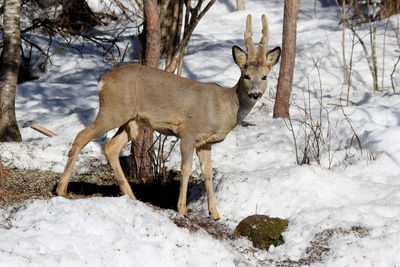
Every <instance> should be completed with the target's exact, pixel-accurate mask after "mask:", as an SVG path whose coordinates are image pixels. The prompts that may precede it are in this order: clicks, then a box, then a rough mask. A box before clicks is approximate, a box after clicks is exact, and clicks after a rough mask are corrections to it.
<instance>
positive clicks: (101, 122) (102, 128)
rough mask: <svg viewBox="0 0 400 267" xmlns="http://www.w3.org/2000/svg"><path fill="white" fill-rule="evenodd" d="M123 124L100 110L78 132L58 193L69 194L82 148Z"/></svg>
mask: <svg viewBox="0 0 400 267" xmlns="http://www.w3.org/2000/svg"><path fill="white" fill-rule="evenodd" d="M121 124H122V123H119V122H118V121H116V120H114V121H113V120H110V119H109V118H108V117H105V116H103V115H102V114H101V113H100V112H99V114H98V115H97V117H96V120H95V121H94V122H93V123H92V124H90V125H89V126H88V127H86V128H85V129H83V130H82V131H80V132H79V133H78V134H77V136H76V137H75V140H74V143H73V144H72V148H71V150H70V151H69V153H68V161H67V164H66V165H65V169H64V172H63V174H62V175H61V178H60V181H59V182H58V185H57V189H56V193H57V195H59V196H65V195H66V194H67V187H68V183H69V180H70V178H71V174H72V170H73V167H74V164H75V161H76V159H77V158H78V155H79V153H80V152H81V150H82V149H83V148H84V147H85V146H86V145H87V144H88V143H89V142H90V141H92V140H93V139H95V138H97V137H99V136H100V135H102V134H104V133H105V132H108V131H109V130H111V129H114V128H117V127H119V126H120V125H121Z"/></svg>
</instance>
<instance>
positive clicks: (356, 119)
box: [0, 0, 400, 266]
mask: <svg viewBox="0 0 400 267" xmlns="http://www.w3.org/2000/svg"><path fill="white" fill-rule="evenodd" d="M332 2H333V1H332ZM89 3H90V4H91V5H94V6H95V8H97V9H100V8H101V6H100V5H97V3H96V1H90V2H89ZM321 3H322V4H321ZM321 3H320V2H318V1H317V3H316V4H317V5H316V8H315V9H314V1H302V3H301V6H300V14H299V21H298V47H297V58H296V69H295V76H294V88H293V96H292V99H293V105H292V107H291V114H292V116H293V118H294V120H293V127H294V131H295V135H296V136H297V141H298V144H299V147H300V148H301V147H302V145H303V141H302V140H303V139H302V137H303V129H304V128H303V127H304V126H303V125H302V124H301V123H300V122H298V120H296V118H297V119H300V118H302V116H304V112H302V109H301V107H303V108H304V107H305V108H307V109H309V110H310V111H311V113H312V116H313V118H314V119H315V120H321V122H322V124H321V125H322V127H323V131H322V133H323V134H324V138H325V140H326V141H325V144H324V145H323V147H322V148H321V153H322V155H321V161H320V162H321V164H317V162H316V161H315V160H312V161H311V163H310V164H309V165H301V166H299V165H297V164H296V156H295V148H294V142H293V137H292V133H291V132H290V131H289V130H288V127H287V125H286V124H285V121H283V120H281V119H272V108H273V103H274V102H273V95H274V90H275V88H276V83H277V77H278V73H279V69H278V67H275V68H274V69H273V71H271V73H270V75H269V78H268V79H269V89H268V91H267V92H266V93H265V95H264V96H263V98H262V100H260V103H259V104H257V106H256V107H255V109H254V110H253V112H252V114H251V115H250V116H249V117H248V118H247V119H246V121H247V122H249V123H250V125H249V126H246V127H243V126H240V127H237V128H236V129H234V130H233V131H232V132H231V133H230V134H229V135H228V136H227V138H226V140H225V141H224V142H222V143H220V144H218V145H215V146H214V147H213V152H212V153H213V154H212V155H213V167H214V168H215V178H214V185H215V189H216V198H217V205H218V208H219V212H220V215H221V217H222V218H221V221H220V222H221V223H223V224H226V225H227V226H228V227H229V228H230V229H231V230H232V231H233V229H234V227H235V226H236V224H237V223H238V222H239V221H240V220H242V219H243V218H245V217H247V216H249V215H252V214H255V213H258V214H265V215H269V216H272V217H281V218H287V219H288V220H289V227H288V229H287V231H286V232H285V233H284V239H285V244H284V245H282V246H279V247H276V248H271V249H270V251H268V252H266V251H259V250H256V249H252V248H251V244H250V243H249V242H248V241H246V240H244V239H239V240H235V241H231V240H224V239H222V240H219V239H214V238H213V237H212V236H210V235H209V234H208V233H207V232H205V231H202V230H201V231H197V232H190V231H189V230H188V229H185V228H180V227H178V226H176V225H175V224H174V223H173V222H172V220H171V218H174V217H179V216H180V215H178V214H177V213H176V212H175V211H172V210H161V209H155V208H153V207H152V206H150V205H148V204H145V203H142V202H139V201H132V200H130V199H128V198H127V197H125V196H123V197H115V198H89V199H78V200H70V199H65V198H62V197H54V198H52V199H49V200H30V201H27V202H26V203H25V204H24V205H23V206H22V207H20V208H19V209H18V210H11V209H10V210H3V211H0V216H1V217H2V218H4V219H3V221H4V223H2V224H1V225H7V223H6V222H7V221H8V222H9V223H10V224H11V227H3V228H1V227H0V259H1V260H0V266H84V265H86V266H126V265H133V266H159V265H160V264H163V265H165V266H188V265H191V266H260V265H271V266H274V265H277V264H278V263H281V264H283V263H285V262H286V263H287V262H290V261H292V262H296V261H298V262H299V264H298V265H302V261H301V260H302V259H305V258H307V257H308V256H309V255H308V252H307V251H308V250H307V248H309V247H310V244H311V242H314V241H315V239H316V237H317V236H318V235H319V234H321V233H324V231H325V232H326V231H332V233H333V234H332V236H331V237H330V238H328V239H327V240H326V244H325V245H326V246H327V247H328V248H329V251H328V252H326V253H325V254H323V256H322V258H321V260H320V261H317V262H314V263H312V265H314V266H399V265H400V246H399V243H400V179H399V178H400V144H399V142H398V136H399V134H400V111H399V108H400V95H399V94H396V93H393V89H392V87H391V82H390V74H391V72H392V69H393V65H394V63H395V60H396V58H397V56H398V52H396V49H397V50H398V46H397V43H396V39H395V36H396V26H395V25H396V24H397V22H398V20H399V16H395V17H392V18H391V24H390V27H388V30H387V36H386V43H385V46H384V44H383V34H382V32H383V29H384V27H385V25H384V24H385V22H378V29H379V31H378V37H377V45H378V47H377V49H378V55H379V57H378V63H379V64H378V67H379V69H378V73H379V75H382V73H383V68H384V69H385V72H384V79H383V80H384V87H383V92H378V93H374V92H372V79H371V75H370V72H369V70H368V65H367V62H366V60H365V56H364V54H363V51H362V48H361V47H360V45H357V44H356V45H355V46H354V51H353V69H352V75H353V76H352V77H353V78H352V86H351V88H350V95H349V99H350V105H349V106H341V105H343V104H345V103H346V101H345V100H343V99H346V95H347V86H343V85H342V79H343V63H342V56H341V53H342V52H341V51H342V50H341V40H342V28H341V25H338V23H337V21H338V18H337V17H338V16H339V15H338V13H337V10H336V8H335V6H334V5H329V4H328V5H326V3H328V2H327V1H321ZM282 11H283V4H282V1H279V0H272V1H262V0H248V1H247V10H246V11H240V12H236V11H234V1H233V0H231V1H229V0H224V1H217V3H216V4H215V5H214V6H213V7H212V8H211V9H210V11H209V13H208V14H206V15H205V17H204V18H203V20H202V21H201V23H200V24H199V25H198V27H197V29H196V30H195V32H194V35H193V37H192V39H191V43H190V47H189V51H188V54H187V56H186V57H185V65H184V76H186V77H189V78H192V79H195V80H200V81H211V82H217V83H219V84H221V85H224V86H233V85H234V84H235V83H236V81H237V78H238V76H239V69H238V68H237V66H235V64H234V63H233V60H232V57H231V47H232V45H234V44H236V45H240V46H241V47H244V41H243V31H244V25H245V18H246V14H247V13H251V14H252V15H253V27H254V42H257V41H258V40H259V38H260V30H261V20H260V16H261V14H263V13H266V14H267V16H268V20H269V24H270V32H271V37H270V42H269V46H270V48H273V47H275V46H278V45H280V43H281V39H282V35H281V30H282V18H283V16H282ZM360 31H361V33H363V34H361V35H365V34H366V33H367V32H368V29H367V27H365V28H361V29H360ZM365 39H366V40H365V41H366V43H368V40H367V39H368V38H365ZM346 40H347V43H346V52H347V57H348V58H349V57H350V53H351V49H352V44H351V37H350V33H349V32H346ZM124 47H125V46H124ZM82 49H85V50H87V51H92V52H91V53H90V55H86V54H84V55H83V56H81V55H80V54H77V53H76V51H75V50H73V49H71V50H68V49H67V50H65V51H63V52H61V53H58V54H57V55H55V56H54V58H53V62H54V65H53V66H49V68H48V70H47V72H46V74H45V75H43V76H42V77H41V78H40V79H39V80H36V81H31V82H27V83H24V84H21V85H19V86H18V93H17V99H16V109H17V118H18V119H19V125H20V127H21V132H22V136H23V138H24V142H22V143H1V144H0V155H1V157H2V160H3V163H4V164H6V165H8V166H14V167H18V168H25V169H42V170H52V171H56V172H62V170H63V167H64V164H65V162H66V159H67V153H68V150H69V148H70V146H71V143H72V141H73V139H74V137H75V135H76V134H77V133H78V132H79V131H80V130H81V129H83V128H84V127H85V126H87V125H88V124H89V123H90V122H91V121H93V119H94V117H95V115H96V112H97V109H98V98H97V79H98V77H99V76H100V75H101V74H102V73H104V72H105V71H107V70H109V69H111V68H112V65H113V64H112V62H111V61H110V60H108V59H105V58H103V57H102V55H101V53H98V52H96V49H95V47H91V46H90V45H86V46H83V48H82ZM384 50H385V53H384V55H385V65H384V66H383V64H382V57H383V51H384ZM396 53H397V54H396ZM379 78H380V82H381V79H382V77H381V76H380V77H379ZM399 84H400V81H399V73H398V71H397V74H396V75H395V85H396V88H398V86H399ZM321 94H322V97H321V98H320V96H321ZM321 99H322V104H323V106H324V109H323V110H322V112H321V114H322V118H320V117H319V116H320V115H319V114H320V108H321V105H320V101H321ZM328 119H329V123H328ZM32 123H36V124H39V125H42V126H44V127H46V128H48V129H51V130H52V131H54V132H56V133H57V134H58V136H56V137H52V138H47V137H44V136H42V135H41V134H39V133H37V132H35V131H33V130H32V129H30V128H29V126H30V125H31V124H32ZM112 134H113V132H112V131H111V132H109V133H107V134H106V135H105V136H103V137H100V138H98V139H96V140H95V141H94V142H91V143H89V144H88V146H87V147H85V149H84V150H83V151H82V153H81V155H80V157H79V159H78V162H77V164H76V165H75V170H76V171H79V172H83V171H85V168H86V166H87V163H88V162H90V161H92V160H93V159H94V160H96V161H100V162H102V163H105V162H106V160H105V157H104V155H103V154H102V146H103V145H104V143H106V141H107V140H108V139H109V138H110V137H111V136H112ZM355 134H356V136H357V137H358V138H359V140H360V142H359V143H358V141H357V140H356V139H355ZM328 144H329V146H328ZM197 165H198V163H197ZM170 166H171V167H174V168H177V167H178V166H179V154H178V151H174V153H173V155H172V157H171V161H170ZM194 169H196V170H198V167H197V166H194ZM189 210H190V212H191V214H195V215H196V216H203V217H206V216H207V215H208V212H207V207H206V200H205V196H204V188H203V185H199V186H196V187H194V188H193V189H192V190H191V192H190V201H189ZM1 217H0V218H1ZM6 218H9V219H8V220H6ZM354 229H365V233H364V234H360V233H358V232H357V231H355V230H354ZM289 265H290V264H289Z"/></svg>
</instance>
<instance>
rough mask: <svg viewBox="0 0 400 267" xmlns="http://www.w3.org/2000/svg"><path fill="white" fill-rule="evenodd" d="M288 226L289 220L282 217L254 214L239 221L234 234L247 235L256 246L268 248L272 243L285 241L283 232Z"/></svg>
mask: <svg viewBox="0 0 400 267" xmlns="http://www.w3.org/2000/svg"><path fill="white" fill-rule="evenodd" d="M287 226H288V221H287V220H284V219H281V218H271V217H268V216H265V215H252V216H249V217H247V218H246V219H244V220H242V221H241V222H240V223H239V225H238V226H237V227H236V229H235V233H234V235H235V236H236V237H239V236H245V237H247V238H248V239H250V240H251V241H252V242H253V246H254V247H257V248H260V249H268V248H269V247H270V246H271V245H274V246H279V245H282V244H283V243H284V240H283V236H282V232H283V231H285V230H286V228H287Z"/></svg>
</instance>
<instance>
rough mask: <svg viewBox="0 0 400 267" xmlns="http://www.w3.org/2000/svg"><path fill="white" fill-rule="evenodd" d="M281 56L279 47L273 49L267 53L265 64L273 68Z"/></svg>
mask: <svg viewBox="0 0 400 267" xmlns="http://www.w3.org/2000/svg"><path fill="white" fill-rule="evenodd" d="M280 56H281V48H280V47H279V46H277V47H275V48H274V49H272V50H271V51H269V52H268V53H267V64H268V65H269V66H271V67H272V66H274V65H275V64H276V63H277V62H278V60H279V57H280Z"/></svg>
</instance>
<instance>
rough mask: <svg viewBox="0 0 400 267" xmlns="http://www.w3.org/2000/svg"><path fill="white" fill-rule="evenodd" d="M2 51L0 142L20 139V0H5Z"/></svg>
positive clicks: (0, 62)
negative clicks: (17, 100) (17, 114)
mask: <svg viewBox="0 0 400 267" xmlns="http://www.w3.org/2000/svg"><path fill="white" fill-rule="evenodd" d="M4 7H5V8H4V15H3V29H4V32H3V41H4V43H3V51H2V54H1V58H0V59H1V60H0V142H10V141H16V142H20V141H21V134H20V131H19V128H18V124H17V120H16V117H15V95H16V89H17V80H18V69H19V65H20V62H21V57H20V45H21V37H20V11H21V1H20V0H5V2H4Z"/></svg>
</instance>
